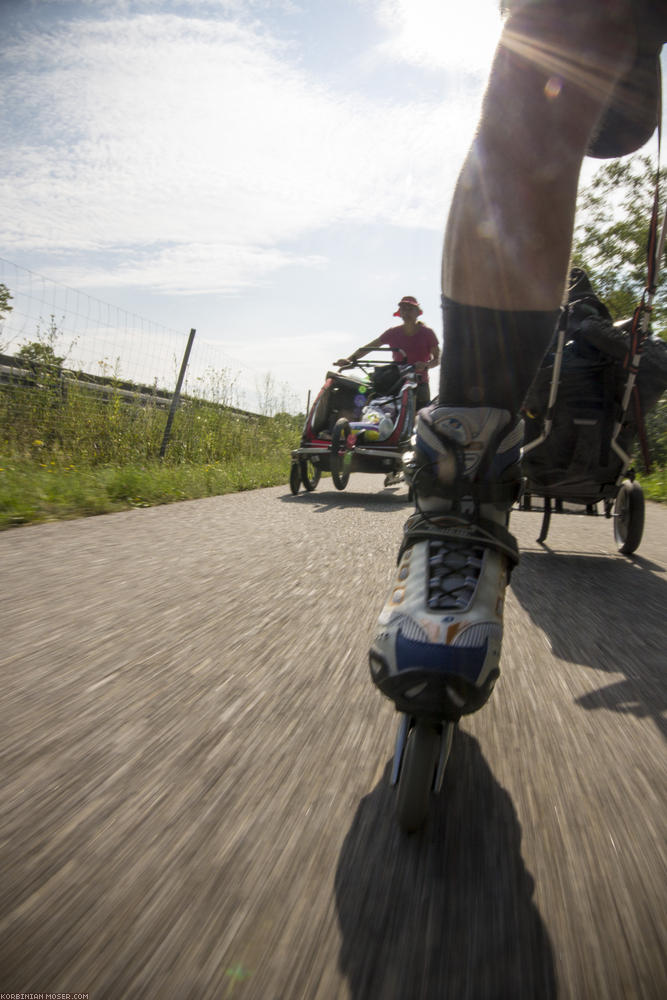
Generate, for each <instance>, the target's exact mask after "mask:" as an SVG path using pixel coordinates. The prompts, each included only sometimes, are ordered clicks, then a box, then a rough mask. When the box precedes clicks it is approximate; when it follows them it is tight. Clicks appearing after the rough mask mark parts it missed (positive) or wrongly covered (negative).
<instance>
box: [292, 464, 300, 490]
mask: <svg viewBox="0 0 667 1000" xmlns="http://www.w3.org/2000/svg"><path fill="white" fill-rule="evenodd" d="M300 485H301V470H300V469H299V463H298V462H292V465H291V466H290V470H289V488H290V489H291V491H292V493H293V494H294V495H295V496H296V494H297V493H298V492H299V486H300Z"/></svg>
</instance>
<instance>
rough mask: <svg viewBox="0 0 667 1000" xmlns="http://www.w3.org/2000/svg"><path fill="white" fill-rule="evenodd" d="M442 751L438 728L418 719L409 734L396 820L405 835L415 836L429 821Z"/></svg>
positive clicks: (399, 782) (400, 781)
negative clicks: (434, 783) (429, 809)
mask: <svg viewBox="0 0 667 1000" xmlns="http://www.w3.org/2000/svg"><path fill="white" fill-rule="evenodd" d="M439 752H440V734H439V732H438V730H437V729H436V727H435V725H433V723H430V722H425V721H424V720H420V719H417V721H416V722H415V724H414V726H413V727H412V729H411V730H410V732H409V733H408V739H407V742H406V744H405V751H404V753H403V762H402V764H401V773H400V775H399V779H398V799H397V802H396V817H397V819H398V825H399V826H400V828H401V830H403V831H404V832H405V833H414V832H415V831H416V830H418V829H419V828H420V827H421V826H423V825H424V823H425V821H426V817H427V815H428V807H429V802H430V799H431V790H432V788H433V779H434V777H435V769H436V766H437V763H438V756H439Z"/></svg>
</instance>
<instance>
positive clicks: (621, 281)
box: [572, 155, 667, 333]
mask: <svg viewBox="0 0 667 1000" xmlns="http://www.w3.org/2000/svg"><path fill="white" fill-rule="evenodd" d="M660 178H661V186H662V188H663V189H664V184H665V181H666V180H667V170H665V169H664V168H663V169H662V170H661V171H660ZM655 183H656V167H655V165H654V163H653V161H652V160H651V159H650V157H648V156H645V155H641V156H640V155H638V156H633V157H630V158H626V159H623V160H612V161H610V162H608V163H606V164H605V165H604V166H602V167H601V168H600V169H599V170H598V172H597V173H596V175H595V177H594V178H593V181H592V182H591V184H590V185H589V186H588V187H586V188H584V189H583V190H582V191H581V193H580V195H579V201H578V205H577V221H576V227H575V236H574V242H573V255H572V263H573V264H575V265H577V266H579V267H583V268H584V270H586V271H587V272H588V274H589V277H590V279H591V283H592V285H593V287H594V289H595V291H596V293H597V294H598V295H599V296H600V298H601V299H602V300H603V301H604V303H605V305H606V306H607V308H608V309H609V311H610V313H611V314H612V316H613V318H614V319H623V318H626V317H628V316H631V315H632V314H633V312H634V310H635V307H636V306H637V304H638V303H639V301H640V300H641V296H642V293H643V291H644V287H645V285H646V277H647V266H646V248H647V244H648V237H649V226H650V222H651V211H652V207H653V198H654V194H655ZM660 211H661V212H662V211H664V199H663V203H661V205H660ZM663 266H664V258H663ZM663 277H664V275H663ZM653 328H654V329H655V330H656V332H660V333H662V332H663V331H664V330H665V329H666V328H667V285H666V284H665V282H664V280H663V281H660V280H659V281H658V288H657V292H656V295H655V298H654V301H653Z"/></svg>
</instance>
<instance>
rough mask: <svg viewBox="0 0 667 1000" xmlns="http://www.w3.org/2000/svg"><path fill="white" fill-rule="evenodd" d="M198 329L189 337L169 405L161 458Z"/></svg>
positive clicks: (164, 450) (191, 331)
mask: <svg viewBox="0 0 667 1000" xmlns="http://www.w3.org/2000/svg"><path fill="white" fill-rule="evenodd" d="M195 333H196V330H190V336H189V337H188V343H187V346H186V348H185V354H184V355H183V361H182V363H181V370H180V372H179V375H178V382H177V383H176V389H175V391H174V395H173V396H172V397H171V406H170V407H169V416H168V417H167V424H166V426H165V429H164V436H163V438H162V444H161V445H160V458H164V454H165V452H166V450H167V445H168V443H169V436H170V434H171V425H172V423H173V422H174V414H175V413H176V410H177V408H178V404H179V402H180V398H181V386H182V385H183V379H184V378H185V369H186V368H187V367H188V358H189V357H190V350H191V349H192V341H193V340H194V339H195Z"/></svg>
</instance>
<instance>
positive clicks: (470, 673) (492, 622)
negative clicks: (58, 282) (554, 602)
mask: <svg viewBox="0 0 667 1000" xmlns="http://www.w3.org/2000/svg"><path fill="white" fill-rule="evenodd" d="M522 439H523V423H522V422H521V421H519V420H517V419H516V418H514V417H513V416H512V415H511V414H510V413H509V412H508V411H507V410H498V409H491V408H488V407H479V408H469V407H450V406H430V407H428V408H427V409H426V410H422V411H421V413H420V415H419V419H418V422H417V436H416V447H415V451H414V454H413V455H412V456H408V461H407V463H406V478H409V479H410V480H411V486H412V489H413V492H414V495H415V506H416V511H415V513H414V514H413V515H412V516H411V517H410V518H409V519H408V521H407V523H406V525H405V529H404V538H403V544H402V546H401V550H400V552H399V562H398V569H397V572H396V576H395V578H394V582H393V584H392V588H391V592H390V594H389V598H388V600H387V602H386V604H385V606H384V608H383V609H382V612H381V614H380V618H379V629H378V633H377V636H376V638H375V641H374V642H373V645H372V647H371V650H370V654H369V660H370V669H371V676H372V679H373V682H374V683H375V684H376V685H377V687H379V688H380V690H381V691H382V692H383V694H385V695H387V697H389V698H391V699H392V700H393V701H394V702H395V703H396V707H397V708H398V709H399V710H400V711H402V712H407V713H408V714H410V715H427V716H431V717H433V718H438V719H448V720H452V721H457V720H458V719H459V718H460V717H461V716H462V715H466V714H469V713H471V712H475V711H477V709H479V708H481V707H482V705H483V704H484V703H485V702H486V701H487V699H488V698H489V696H490V694H491V692H492V690H493V687H494V685H495V682H496V680H497V678H498V676H499V673H500V670H499V667H498V663H499V659H500V647H501V642H502V634H503V602H504V594H505V587H506V585H507V582H508V578H509V574H510V572H511V569H512V567H513V566H514V565H515V564H516V563H517V562H518V550H517V545H516V541H515V539H514V537H513V536H512V535H511V534H510V533H509V531H508V530H507V524H508V521H509V509H510V507H511V506H512V504H513V503H514V501H515V500H516V499H517V497H518V495H519V492H520V473H519V458H520V448H521V443H522Z"/></svg>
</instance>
